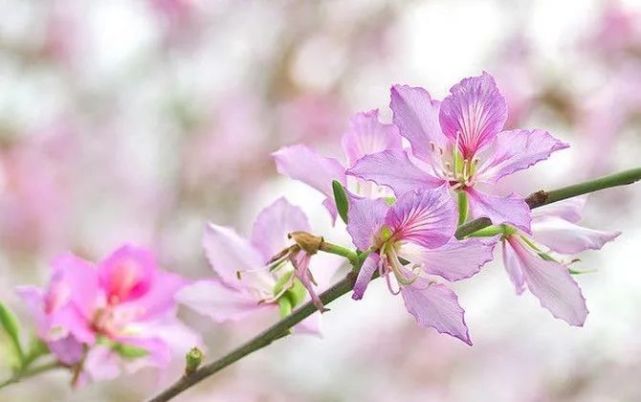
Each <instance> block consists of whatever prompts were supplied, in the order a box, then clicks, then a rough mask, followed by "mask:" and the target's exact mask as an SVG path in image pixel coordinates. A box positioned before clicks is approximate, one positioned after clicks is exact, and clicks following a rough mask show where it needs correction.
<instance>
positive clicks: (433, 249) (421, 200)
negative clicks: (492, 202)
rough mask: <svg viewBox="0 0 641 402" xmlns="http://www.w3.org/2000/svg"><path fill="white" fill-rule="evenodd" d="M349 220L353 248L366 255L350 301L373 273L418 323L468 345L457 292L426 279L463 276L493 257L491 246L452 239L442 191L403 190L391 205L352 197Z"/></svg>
mask: <svg viewBox="0 0 641 402" xmlns="http://www.w3.org/2000/svg"><path fill="white" fill-rule="evenodd" d="M348 221H349V223H348V225H347V230H348V232H349V233H350V235H351V236H352V239H353V241H354V244H355V245H356V246H357V247H358V248H359V249H360V250H363V251H365V252H369V255H368V257H367V259H366V260H365V262H364V263H363V266H362V267H361V270H360V272H359V274H358V277H357V279H356V283H355V285H354V293H353V295H352V297H353V298H354V299H360V298H361V297H362V296H363V294H364V293H365V290H366V289H367V285H368V284H369V282H370V280H371V279H372V277H373V275H374V274H375V273H376V272H378V273H379V275H381V276H383V277H384V278H385V280H386V282H387V284H388V286H389V288H390V291H391V292H392V293H393V294H398V293H399V292H400V293H401V294H402V296H403V300H404V301H405V306H406V307H407V311H409V312H410V313H411V314H412V315H413V316H414V317H415V318H416V320H417V322H418V323H419V325H421V326H423V327H433V328H435V329H436V330H437V331H439V332H441V333H447V334H450V335H452V336H455V337H457V338H459V339H461V340H462V341H463V342H465V343H468V344H471V341H470V338H469V334H468V330H467V327H466V325H465V320H464V318H463V313H464V311H463V309H462V308H461V307H460V306H459V304H458V299H457V297H456V294H454V292H452V291H451V290H450V289H448V288H447V287H446V286H444V285H442V284H437V283H436V282H434V281H432V280H430V279H429V278H428V277H426V275H438V276H441V277H443V278H445V279H447V280H450V281H456V280H460V279H464V278H468V277H470V276H472V275H474V274H476V273H477V272H478V271H479V270H480V268H481V266H482V265H483V264H485V263H486V262H488V261H490V260H491V259H492V248H493V243H486V242H483V241H480V240H477V239H468V240H463V241H457V240H455V239H454V238H453V235H454V231H455V229H456V221H457V216H456V208H455V205H454V204H453V201H452V199H451V197H450V196H449V194H448V190H447V188H446V187H445V186H443V187H439V188H436V189H433V190H417V191H410V192H407V193H405V194H403V195H402V196H401V197H400V198H399V199H398V200H397V201H396V203H395V204H394V205H392V206H391V207H390V206H388V205H387V204H386V202H385V201H383V200H382V199H375V200H372V199H367V198H360V197H356V196H353V195H352V196H351V200H350V209H349V220H348ZM393 282H396V284H397V285H398V289H396V290H395V289H394V286H393Z"/></svg>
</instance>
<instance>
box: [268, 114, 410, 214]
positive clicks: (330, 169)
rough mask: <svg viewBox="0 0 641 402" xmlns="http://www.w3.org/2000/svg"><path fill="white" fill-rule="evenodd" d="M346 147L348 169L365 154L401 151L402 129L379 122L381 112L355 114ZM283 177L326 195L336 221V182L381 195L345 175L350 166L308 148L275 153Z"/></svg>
mask: <svg viewBox="0 0 641 402" xmlns="http://www.w3.org/2000/svg"><path fill="white" fill-rule="evenodd" d="M342 148H343V153H344V156H345V159H346V166H347V168H350V167H352V166H354V164H355V163H356V162H357V161H358V160H359V159H360V158H362V157H364V156H365V155H370V154H374V153H378V152H381V151H384V150H386V149H395V150H400V149H401V137H400V136H399V135H398V129H397V128H396V127H395V126H393V125H391V124H383V123H381V122H380V121H379V119H378V110H371V111H369V112H365V113H358V114H356V115H354V116H353V117H352V118H351V120H350V124H349V128H348V130H347V131H346V132H345V134H343V137H342ZM272 155H273V156H274V160H275V161H276V168H277V170H278V172H279V173H280V174H283V175H285V176H288V177H290V178H292V179H295V180H299V181H302V182H303V183H305V184H308V185H309V186H311V187H314V188H315V189H316V190H318V191H320V192H321V193H323V194H324V195H325V196H326V197H327V198H326V199H325V201H324V202H323V205H325V207H326V208H327V210H328V211H329V212H330V214H331V215H332V218H333V219H336V205H335V204H334V195H333V190H332V181H333V180H336V181H338V182H340V183H341V184H342V185H343V186H346V187H347V188H348V189H349V190H350V191H352V192H353V193H355V194H359V195H362V196H368V197H369V196H373V195H380V194H379V192H378V190H379V189H378V188H376V187H374V186H372V183H367V182H365V181H364V180H358V179H356V178H355V177H351V178H348V177H346V176H345V171H346V169H347V168H346V167H345V166H344V165H343V163H341V162H339V161H338V160H337V159H334V158H327V157H324V156H321V155H319V154H318V153H316V152H315V151H313V150H312V149H310V148H308V147H307V146H305V145H300V144H298V145H292V146H289V147H284V148H281V149H279V150H278V151H276V152H274V153H273V154H272Z"/></svg>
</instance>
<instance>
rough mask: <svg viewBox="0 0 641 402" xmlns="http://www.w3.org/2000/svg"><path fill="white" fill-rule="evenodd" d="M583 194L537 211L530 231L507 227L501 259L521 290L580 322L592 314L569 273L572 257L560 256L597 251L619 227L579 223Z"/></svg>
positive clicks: (555, 313)
mask: <svg viewBox="0 0 641 402" xmlns="http://www.w3.org/2000/svg"><path fill="white" fill-rule="evenodd" d="M584 204H585V198H584V197H579V198H573V199H569V200H566V201H562V202H558V203H555V204H551V205H547V206H544V207H542V208H538V209H536V210H534V211H533V216H532V235H531V236H529V235H527V234H526V233H524V232H523V231H520V230H518V229H516V228H513V227H505V228H503V229H504V235H503V262H504V264H505V269H506V270H507V273H508V275H509V277H510V279H511V280H512V283H514V286H515V288H516V292H517V294H521V293H523V291H524V290H525V288H526V287H527V289H529V291H530V292H531V293H532V294H533V295H534V296H536V297H537V298H538V299H539V300H540V302H541V305H542V306H543V307H544V308H546V309H547V310H549V311H550V312H551V313H552V315H553V316H554V317H556V318H560V319H562V320H564V321H566V322H567V323H568V324H570V325H575V326H582V325H583V323H584V322H585V319H586V317H587V314H588V309H587V307H586V305H585V299H584V297H583V294H582V293H581V289H580V288H579V285H578V284H577V283H576V281H575V280H574V278H573V277H572V276H571V274H570V270H569V267H568V265H569V264H570V263H571V262H572V260H569V259H567V258H563V257H559V256H557V253H559V254H562V255H570V254H576V253H579V252H581V251H583V250H588V249H592V250H598V249H600V248H601V247H602V246H603V245H604V244H605V243H607V242H609V241H612V240H614V239H615V238H616V237H617V236H618V235H619V234H620V232H605V231H599V230H593V229H588V228H585V227H582V226H579V225H578V224H577V223H578V222H579V221H580V220H581V210H582V208H583V206H584Z"/></svg>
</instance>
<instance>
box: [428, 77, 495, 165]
mask: <svg viewBox="0 0 641 402" xmlns="http://www.w3.org/2000/svg"><path fill="white" fill-rule="evenodd" d="M450 94H451V95H449V96H448V97H446V98H445V99H444V100H443V102H442V103H441V111H440V116H439V120H440V122H441V128H442V129H443V132H444V133H445V135H446V136H448V137H449V138H450V140H451V141H453V142H454V141H457V140H458V143H459V148H460V150H461V152H462V153H463V156H464V157H465V158H469V159H471V158H472V157H473V156H474V155H475V153H476V152H477V151H478V150H480V149H481V148H483V147H484V146H485V145H486V144H488V143H490V142H491V141H492V140H493V139H494V137H495V136H496V134H497V133H498V132H499V131H501V130H502V129H503V125H504V124H505V121H506V120H507V104H506V103H505V99H504V98H503V96H501V94H500V93H499V90H498V88H497V87H496V83H495V82H494V78H492V76H491V75H489V74H488V73H485V72H484V73H483V74H482V75H481V76H478V77H471V78H466V79H464V80H462V81H461V82H460V83H458V84H456V85H454V86H453V87H452V88H451V89H450Z"/></svg>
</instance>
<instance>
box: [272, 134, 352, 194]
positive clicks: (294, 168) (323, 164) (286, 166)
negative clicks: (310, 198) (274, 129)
mask: <svg viewBox="0 0 641 402" xmlns="http://www.w3.org/2000/svg"><path fill="white" fill-rule="evenodd" d="M272 156H273V157H274V160H275V161H276V169H277V170H278V173H280V174H282V175H285V176H287V177H290V178H292V179H294V180H299V181H302V182H303V183H305V184H307V185H309V186H311V187H314V188H315V189H316V190H318V191H320V192H321V193H323V194H325V195H326V196H327V197H328V198H332V197H333V196H334V193H333V191H332V180H338V181H339V182H341V183H343V184H344V183H345V168H344V167H343V166H342V165H341V164H340V162H338V161H337V160H336V159H334V158H326V157H324V156H321V155H319V154H318V153H316V152H315V151H313V150H311V149H310V148H308V147H307V146H305V145H300V144H299V145H292V146H289V147H284V148H281V149H279V150H278V151H276V152H274V153H273V154H272Z"/></svg>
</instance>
